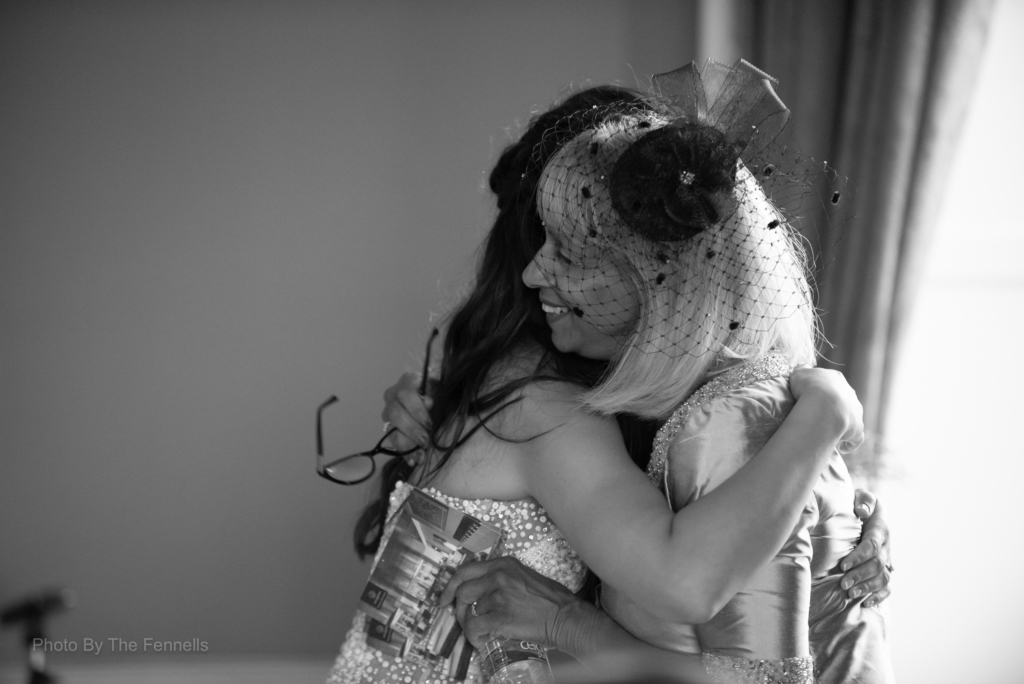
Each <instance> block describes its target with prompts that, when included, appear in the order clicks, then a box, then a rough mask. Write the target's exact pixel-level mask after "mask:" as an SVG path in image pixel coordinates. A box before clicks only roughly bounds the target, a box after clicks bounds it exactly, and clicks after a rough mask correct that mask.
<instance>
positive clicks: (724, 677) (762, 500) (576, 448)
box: [330, 62, 891, 684]
mask: <svg viewBox="0 0 1024 684" xmlns="http://www.w3.org/2000/svg"><path fill="white" fill-rule="evenodd" d="M787 114H788V112H787V110H785V107H784V106H783V105H782V103H781V102H779V101H778V98H777V97H776V96H775V93H774V90H773V88H772V85H771V82H770V79H769V78H768V77H767V76H765V75H764V74H762V73H761V72H759V71H757V70H756V69H754V68H752V67H750V66H749V65H747V64H746V63H740V64H738V65H736V66H734V67H726V66H724V65H719V64H716V63H713V62H712V63H709V64H708V65H707V66H706V67H705V68H704V69H703V70H699V69H697V68H696V67H694V66H692V65H691V66H690V67H686V68H684V69H681V70H678V71H677V72H673V73H672V74H669V75H666V76H663V77H656V78H655V92H654V94H652V96H651V97H648V98H640V97H638V96H636V95H634V94H631V93H629V92H627V91H623V90H620V89H614V88H595V89H591V90H588V91H584V92H582V93H579V94H577V95H575V96H573V97H571V98H569V99H568V100H566V102H564V103H562V104H561V105H559V106H556V107H555V108H553V109H552V110H550V111H548V112H546V113H545V114H543V115H541V116H539V117H537V118H536V119H535V120H534V121H533V123H532V124H531V126H530V127H529V128H528V130H527V131H526V133H525V134H524V135H523V137H522V139H520V140H519V141H518V142H517V143H515V144H513V145H512V146H510V147H509V148H508V149H507V150H506V151H505V152H504V153H503V155H502V156H501V159H500V160H499V162H498V164H497V166H496V168H495V170H494V172H492V174H491V188H492V190H493V191H494V192H495V194H496V195H497V197H498V209H499V213H498V217H497V219H496V221H495V225H494V228H493V229H492V231H491V233H490V234H489V236H488V238H487V240H486V243H485V245H484V248H483V253H482V258H481V262H480V266H479V269H478V275H477V280H476V283H475V286H474V288H473V290H472V291H471V292H470V294H469V295H468V297H467V298H466V299H465V300H464V301H463V302H462V304H461V305H460V306H459V307H458V308H457V309H456V310H455V312H454V313H453V314H452V315H451V317H450V319H449V322H448V325H447V331H446V335H445V341H444V357H443V361H442V364H441V369H440V375H439V378H438V379H437V381H436V386H435V387H434V389H433V392H432V401H430V402H427V403H430V415H429V423H428V421H427V419H426V417H424V416H422V415H421V414H419V412H420V411H422V409H423V407H424V406H423V405H417V403H416V401H414V400H410V398H409V395H408V393H403V391H402V390H401V385H400V388H399V389H398V390H392V391H390V396H391V397H392V401H391V404H390V405H389V407H388V408H387V409H386V415H387V417H388V418H390V419H392V420H394V421H395V423H396V425H397V426H398V427H399V429H401V430H402V431H403V432H404V433H405V434H407V435H414V433H415V431H416V430H417V429H421V428H418V427H417V425H422V424H428V428H427V434H426V435H425V437H426V439H425V441H426V444H427V447H426V448H425V449H424V450H423V452H422V458H421V459H419V461H418V463H417V464H416V465H415V466H413V465H411V464H409V463H407V462H406V461H405V460H403V459H395V460H394V461H392V462H391V463H389V464H388V465H387V466H386V467H385V472H384V477H383V478H382V484H381V486H382V490H381V498H380V499H379V500H378V501H377V502H375V503H374V504H372V505H371V506H370V507H369V508H368V509H367V511H366V512H365V513H364V515H363V518H362V519H361V520H360V522H359V524H358V526H357V540H356V541H357V547H358V548H359V549H360V551H362V552H367V553H368V552H373V551H375V550H377V549H378V548H379V546H380V544H381V541H382V539H386V537H387V534H388V531H387V529H386V528H385V522H386V520H387V518H388V515H389V511H390V512H393V511H394V510H396V507H397V506H398V505H399V504H400V503H401V501H403V500H404V498H405V497H406V496H408V494H409V491H410V489H411V488H412V487H413V486H415V487H420V488H423V489H425V490H426V491H428V492H429V493H430V494H431V495H433V496H436V497H438V498H440V499H442V500H443V501H445V502H446V503H448V504H449V505H452V506H456V507H459V508H460V509H461V510H465V511H467V512H469V513H471V514H474V515H488V516H489V517H491V519H492V520H495V521H497V522H498V523H499V524H500V525H501V526H502V527H503V528H504V530H505V533H506V543H505V546H504V550H505V553H506V554H507V555H506V556H505V557H503V558H501V559H498V560H496V561H486V562H483V563H478V564H471V565H468V566H464V567H463V569H461V570H460V571H459V572H458V573H456V576H455V579H453V582H452V584H450V585H449V588H448V590H446V592H445V597H444V599H445V600H454V603H455V606H456V614H457V616H458V617H459V620H460V622H461V623H462V624H463V626H464V628H465V630H466V633H467V635H468V636H469V637H470V639H471V641H472V642H473V643H474V644H475V645H480V644H482V643H483V642H485V641H486V640H487V639H489V638H492V637H495V636H508V637H515V638H522V639H531V640H536V641H540V642H542V643H544V644H546V645H548V646H552V647H557V648H560V649H561V650H564V651H567V652H569V653H570V654H572V655H575V656H576V657H577V658H579V659H580V660H581V661H583V662H584V663H586V662H588V660H590V661H593V662H596V660H594V659H595V658H596V657H597V656H598V655H600V654H602V653H607V652H609V651H611V650H623V649H625V650H627V651H631V652H634V653H651V654H654V653H663V652H671V653H673V658H674V660H673V661H672V662H673V663H674V667H676V668H677V670H676V672H678V673H679V674H680V675H686V676H689V675H692V676H694V677H698V678H699V677H701V676H703V675H704V674H705V673H706V674H710V675H711V677H712V679H717V680H718V681H751V682H753V681H757V682H783V683H786V684H791V683H801V684H803V683H806V682H812V681H815V668H816V667H817V672H818V674H817V676H818V678H819V680H820V681H829V682H833V681H834V682H838V681H863V682H886V681H890V680H891V672H890V669H889V666H888V660H887V653H886V644H885V640H884V638H885V637H884V630H885V624H884V619H883V616H882V614H881V613H880V612H878V608H877V602H878V601H880V600H881V599H882V598H884V597H885V596H886V595H887V594H888V589H887V588H886V586H887V584H888V580H889V573H890V572H891V567H885V566H884V558H885V557H886V556H887V548H886V546H885V541H886V537H887V533H886V531H885V526H884V523H883V522H881V521H880V520H877V519H869V521H868V524H867V525H866V526H865V527H864V530H863V531H862V528H861V522H860V520H859V519H858V517H857V515H855V512H854V504H855V496H854V490H853V488H852V485H851V484H850V480H849V476H848V475H847V473H846V469H845V467H844V466H843V462H842V459H841V457H840V456H839V454H838V452H837V447H838V446H840V445H845V446H856V444H858V443H859V441H860V440H861V439H862V425H861V422H860V406H859V404H858V402H857V401H856V398H855V396H854V394H853V392H852V390H850V388H849V387H848V386H847V385H846V384H845V382H844V381H843V380H842V378H841V376H839V375H838V374H836V373H832V372H829V371H822V370H815V369H807V368H803V369H797V370H794V369H795V367H796V366H798V365H800V364H804V365H807V364H810V363H812V362H813V360H814V345H815V323H816V321H815V315H814V309H813V306H812V304H811V301H810V292H809V287H808V285H807V280H806V277H805V273H804V263H803V258H802V252H801V251H800V249H799V243H798V241H797V239H796V237H795V235H794V231H793V229H791V228H790V227H789V224H788V223H787V222H786V219H785V216H783V214H782V213H781V212H780V211H779V210H778V209H777V208H776V207H775V206H774V205H773V204H772V202H771V201H770V200H769V199H768V196H767V195H766V193H765V190H764V189H763V187H762V186H763V185H768V183H766V182H765V180H766V178H768V177H773V176H772V171H769V172H768V173H767V174H766V173H765V170H766V169H768V168H769V167H772V168H773V169H774V167H773V166H772V162H771V161H770V155H771V148H772V145H771V143H772V141H773V140H774V139H775V136H776V135H777V133H778V131H779V130H781V127H782V125H784V123H785V120H786V117H787ZM782 175H784V174H779V175H778V176H774V177H776V178H777V177H779V176H782ZM771 182H773V183H774V182H776V181H771ZM615 416H617V417H618V420H617V421H616V419H615V418H614V417H615ZM648 424H655V425H659V426H660V429H659V430H658V433H657V436H656V437H655V438H654V448H653V454H651V453H650V451H649V443H647V445H645V444H644V440H643V439H638V438H637V435H638V434H639V433H642V432H643V430H642V428H643V427H644V426H645V425H648ZM620 426H621V429H620ZM624 435H625V436H626V440H625V443H624V438H623V436H624ZM414 436H415V435H414ZM627 444H628V446H629V447H631V449H632V453H633V456H634V459H631V458H630V454H629V452H628V451H627ZM644 452H646V455H649V456H650V459H649V463H648V465H647V471H648V472H647V474H646V475H645V474H644V473H642V472H641V471H640V469H638V468H637V467H636V465H635V463H634V460H635V461H637V462H644V461H646V460H647V459H646V458H645V455H644ZM652 483H653V484H654V485H656V486H652ZM666 497H667V498H668V501H669V504H670V506H666V502H665V499H666ZM869 498H870V497H869ZM389 503H390V505H389ZM862 533H863V535H864V540H863V541H862V542H861V543H860V545H858V539H859V538H860V537H861V536H862ZM584 563H585V564H586V568H589V569H590V570H591V571H593V573H595V574H596V575H597V576H599V577H600V578H601V582H602V585H601V586H602V589H601V603H602V606H603V608H604V611H607V612H603V611H602V610H599V609H597V608H595V607H594V606H593V605H592V604H588V603H586V602H585V601H583V600H582V599H581V598H579V597H577V596H576V595H574V594H573V592H576V591H578V590H580V589H581V587H582V586H583V582H584V578H585V573H586V568H585V567H584ZM846 569H849V571H848V572H845V574H844V571H845V570H846ZM847 589H849V591H847ZM609 616H610V617H609ZM612 618H614V621H613V620H612ZM364 623H365V621H364V618H363V617H362V616H361V615H358V614H357V616H356V618H355V623H354V625H353V629H352V630H351V631H350V632H349V634H348V637H347V639H346V641H345V643H344V644H343V647H342V652H341V655H340V656H339V658H338V661H337V663H336V664H335V668H334V670H333V672H332V677H331V680H330V681H335V682H361V681H414V680H415V679H416V678H417V676H418V674H417V673H415V672H412V671H407V670H409V668H408V667H407V666H406V665H405V664H403V663H402V662H400V661H399V662H395V661H394V660H389V659H388V658H387V657H386V656H383V655H382V654H380V653H379V652H375V651H373V650H372V649H369V648H367V646H366V638H365V624H364ZM815 661H817V662H815ZM687 673H689V675H687ZM432 676H433V675H432ZM406 677H408V678H409V679H405V678H406ZM479 677H480V673H479V669H478V668H476V667H474V668H471V670H470V672H469V675H468V677H467V680H469V681H474V680H478V679H479ZM435 678H436V679H438V680H443V678H441V677H435Z"/></svg>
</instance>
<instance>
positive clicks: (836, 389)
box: [789, 366, 864, 454]
mask: <svg viewBox="0 0 1024 684" xmlns="http://www.w3.org/2000/svg"><path fill="white" fill-rule="evenodd" d="M789 391H790V392H792V394H793V397H794V398H796V400H797V401H810V400H813V401H814V403H815V406H820V407H822V409H824V410H826V411H828V413H827V415H830V416H831V417H832V419H833V420H838V421H841V422H840V424H841V425H842V427H843V432H842V435H843V436H842V437H841V438H840V440H839V444H838V447H837V448H838V449H839V452H840V453H843V454H846V453H850V452H851V451H854V450H855V449H857V447H859V446H860V445H861V444H863V443H864V407H863V406H861V404H860V401H858V399H857V393H856V392H855V391H854V390H853V388H852V387H850V385H849V383H848V382H846V378H845V377H843V374H842V373H840V372H839V371H834V370H826V369H824V368H811V367H809V366H800V367H798V368H795V369H794V370H793V373H792V374H791V375H790V376H789Z"/></svg>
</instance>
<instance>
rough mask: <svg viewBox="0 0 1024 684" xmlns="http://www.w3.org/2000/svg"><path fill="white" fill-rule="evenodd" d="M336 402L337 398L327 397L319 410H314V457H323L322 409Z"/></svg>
mask: <svg viewBox="0 0 1024 684" xmlns="http://www.w3.org/2000/svg"><path fill="white" fill-rule="evenodd" d="M336 401H338V397H336V396H334V395H333V394H332V395H331V396H329V397H327V400H326V401H324V403H322V404H320V408H318V409H317V410H316V455H317V456H323V455H324V429H323V415H324V409H325V408H327V407H328V406H330V405H331V404H333V403H334V402H336Z"/></svg>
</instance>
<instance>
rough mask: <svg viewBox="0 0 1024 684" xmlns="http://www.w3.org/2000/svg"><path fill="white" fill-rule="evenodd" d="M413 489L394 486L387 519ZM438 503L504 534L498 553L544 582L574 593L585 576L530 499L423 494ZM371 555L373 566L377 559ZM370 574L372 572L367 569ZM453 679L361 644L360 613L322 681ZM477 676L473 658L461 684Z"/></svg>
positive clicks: (387, 531)
mask: <svg viewBox="0 0 1024 684" xmlns="http://www.w3.org/2000/svg"><path fill="white" fill-rule="evenodd" d="M412 490H413V486H412V485H410V484H407V483H405V482H399V483H398V484H397V485H396V486H395V489H394V491H393V492H392V493H391V499H390V501H389V502H388V518H389V520H392V521H394V519H395V512H396V511H397V510H398V509H399V507H401V505H402V504H403V503H404V502H405V500H406V498H407V497H408V496H409V493H410V492H411V491H412ZM423 491H424V492H426V493H427V494H429V495H430V496H432V497H434V498H435V499H438V500H439V501H442V502H443V503H445V504H447V505H449V506H451V507H453V508H457V509H459V510H460V511H463V512H465V513H468V514H469V515H472V516H475V517H477V518H480V519H481V520H484V521H485V522H490V523H493V524H496V525H498V526H499V527H501V528H502V530H503V531H504V543H503V548H502V552H501V555H508V556H513V557H515V558H517V559H518V560H520V561H522V563H523V564H524V565H526V566H528V567H530V568H532V569H534V570H536V571H537V572H539V573H540V574H542V575H544V576H545V577H547V578H549V579H553V580H555V581H556V582H560V583H561V584H563V585H565V586H566V587H568V588H569V590H570V591H573V592H576V591H579V590H580V588H581V587H582V586H583V581H584V579H585V576H586V572H587V569H586V566H585V565H584V564H583V562H582V561H581V560H580V559H579V556H577V555H576V552H575V551H573V549H572V547H571V546H569V542H567V541H566V540H565V537H563V536H562V533H561V532H559V531H558V528H556V527H555V526H554V525H553V524H552V523H551V521H550V519H549V518H548V516H547V513H546V512H545V511H544V509H543V508H541V506H540V504H538V503H537V502H536V501H534V500H533V499H524V500H520V501H493V500H490V499H472V500H471V499H459V498H456V497H451V496H447V495H445V494H442V493H441V492H439V491H437V490H436V489H433V488H425V489H424V490H423ZM393 529H394V526H393V524H388V525H386V526H385V528H384V537H383V538H382V540H381V545H380V548H381V549H383V548H384V544H385V543H386V542H387V540H388V539H389V538H390V536H391V532H392V530H393ZM380 554H381V551H380V550H378V551H377V556H376V558H374V561H373V563H374V566H376V564H377V562H378V561H379V560H380ZM371 572H372V569H371ZM455 681H456V680H455V679H452V678H450V677H446V676H437V675H429V676H424V675H423V674H422V673H421V672H420V668H419V666H418V665H413V664H412V663H409V662H403V661H402V659H401V658H395V657H392V656H389V655H386V654H384V653H381V652H380V651H378V650H376V649H374V648H372V647H370V646H368V645H367V643H366V615H365V614H364V613H363V612H362V611H356V615H355V618H354V619H353V621H352V628H351V629H350V630H349V632H348V634H347V635H346V637H345V642H344V643H343V644H342V645H341V653H340V654H339V655H338V658H337V660H336V661H335V663H334V667H333V668H332V669H331V674H330V676H329V677H328V679H327V683H328V684H366V683H368V682H396V683H401V684H412V683H423V684H427V683H429V684H450V683H454V682H455ZM482 681H483V674H482V673H481V670H480V663H479V661H478V656H474V659H473V662H472V663H470V667H469V673H468V675H467V676H466V679H465V682H466V683H467V684H481V682H482Z"/></svg>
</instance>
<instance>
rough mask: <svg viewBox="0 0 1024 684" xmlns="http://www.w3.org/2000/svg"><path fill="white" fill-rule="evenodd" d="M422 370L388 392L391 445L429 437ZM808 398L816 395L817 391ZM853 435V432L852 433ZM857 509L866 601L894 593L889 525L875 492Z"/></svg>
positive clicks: (851, 571)
mask: <svg viewBox="0 0 1024 684" xmlns="http://www.w3.org/2000/svg"><path fill="white" fill-rule="evenodd" d="M833 381H836V377H835V373H834V371H825V370H822V369H817V368H815V369H810V368H799V369H797V370H795V371H794V372H793V375H792V377H791V379H790V389H791V391H792V392H793V394H794V396H796V397H797V399H798V400H799V398H800V397H801V396H802V395H803V394H804V393H806V392H807V390H808V389H810V388H812V387H814V386H815V384H816V383H818V384H820V383H828V382H833ZM419 384H420V380H419V376H418V375H416V374H415V373H406V374H405V375H403V376H402V377H401V378H399V380H398V382H397V383H395V384H394V385H392V386H391V387H389V388H388V389H387V390H386V391H385V392H384V400H385V406H384V409H383V411H382V412H381V417H382V418H383V420H385V421H387V422H389V423H390V424H391V425H392V426H394V427H396V428H397V432H396V433H395V436H394V437H393V438H392V440H393V445H394V446H395V447H396V448H399V449H408V448H411V447H413V446H415V445H417V444H419V445H421V446H422V445H425V444H426V442H427V438H426V430H427V429H428V428H429V427H430V414H429V408H430V405H429V402H430V401H431V400H430V398H429V397H424V396H422V395H420V394H419V392H418V387H419ZM808 400H810V401H813V400H814V393H813V391H812V392H811V394H810V395H809V396H808ZM851 436H854V437H855V433H851ZM855 510H856V512H857V514H858V516H860V517H861V518H862V519H864V531H863V535H862V537H861V541H860V544H858V546H857V548H856V549H854V551H853V552H851V553H850V555H849V556H848V557H847V558H845V559H844V560H843V565H842V567H843V570H844V572H845V575H844V576H843V586H844V588H847V589H848V590H849V591H850V593H851V597H852V598H856V596H852V594H854V593H855V592H856V594H857V596H859V595H867V594H872V596H870V597H869V599H868V601H869V602H870V603H871V604H877V603H880V602H882V601H884V600H885V599H886V598H888V597H889V595H890V590H889V588H888V585H889V581H890V577H891V573H890V571H889V570H888V567H889V566H887V565H886V564H887V562H888V558H889V557H890V548H889V546H890V537H889V528H888V525H887V524H886V521H885V517H884V514H883V512H882V506H881V504H880V503H878V502H877V500H876V498H875V496H874V495H873V494H871V493H870V492H867V491H864V490H858V491H857V500H856V506H855Z"/></svg>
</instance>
